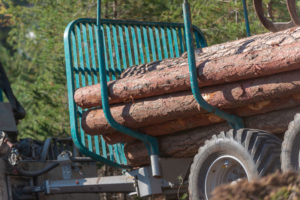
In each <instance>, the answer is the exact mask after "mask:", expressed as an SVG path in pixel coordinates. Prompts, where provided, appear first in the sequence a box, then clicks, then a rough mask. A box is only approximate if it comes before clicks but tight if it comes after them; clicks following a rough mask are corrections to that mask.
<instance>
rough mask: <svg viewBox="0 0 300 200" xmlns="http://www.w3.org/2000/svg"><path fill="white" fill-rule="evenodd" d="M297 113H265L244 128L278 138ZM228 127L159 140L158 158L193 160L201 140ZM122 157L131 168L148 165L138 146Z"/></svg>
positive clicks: (128, 148) (292, 110)
mask: <svg viewBox="0 0 300 200" xmlns="http://www.w3.org/2000/svg"><path fill="white" fill-rule="evenodd" d="M299 112H300V107H294V108H290V109H284V110H280V111H274V112H269V113H266V114H263V115H256V116H251V117H248V118H246V119H245V125H246V127H248V128H252V129H260V130H265V131H268V132H270V133H273V134H279V136H282V134H283V133H284V132H285V131H286V129H287V127H288V124H289V122H290V121H292V120H293V119H294V115H295V114H296V113H299ZM229 129H230V127H229V126H228V125H227V124H226V123H222V124H217V125H213V126H208V127H201V128H196V129H194V130H190V131H183V132H180V133H178V134H175V135H167V136H163V137H160V138H159V148H160V153H161V156H162V157H173V158H187V157H193V156H194V155H195V154H196V153H197V151H198V149H199V147H201V146H202V145H204V142H205V140H207V139H209V138H211V137H212V136H213V135H216V134H219V133H220V132H221V131H227V130H229ZM125 155H126V157H127V159H128V162H129V164H130V165H131V166H142V165H147V164H149V163H150V162H149V158H148V153H147V149H146V147H145V146H144V144H143V143H141V142H134V143H131V144H126V145H125Z"/></svg>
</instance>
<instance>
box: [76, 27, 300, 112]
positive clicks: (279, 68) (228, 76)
mask: <svg viewBox="0 0 300 200" xmlns="http://www.w3.org/2000/svg"><path fill="white" fill-rule="evenodd" d="M299 40H300V29H290V30H288V31H283V32H278V33H268V34H264V35H259V36H253V37H250V38H246V39H242V40H238V41H234V42H229V43H225V44H219V45H214V46H211V47H207V48H204V49H203V53H200V52H199V51H197V53H196V55H197V57H196V58H197V68H198V76H199V86H201V87H203V86H209V85H216V84H223V83H225V82H233V81H237V80H244V79H250V78H256V77H261V76H265V75H271V74H275V73H280V72H284V71H290V70H294V69H299V68H300V65H299V62H300V45H299V44H300V43H299ZM121 77H122V78H121V79H119V80H117V81H112V82H109V83H108V89H109V95H110V103H111V104H116V103H120V102H129V101H133V100H134V99H141V98H146V97H151V96H158V95H162V94H168V93H174V92H179V91H185V90H189V89H190V82H189V73H188V63H187V59H186V55H183V56H182V57H181V58H175V59H167V60H163V61H157V62H153V63H149V64H145V65H140V66H135V67H131V68H129V69H127V70H126V71H125V72H123V74H122V75H121ZM74 100H75V102H76V103H77V105H79V106H81V107H83V108H91V107H95V106H101V91H100V85H99V84H98V85H92V86H87V87H84V88H79V89H78V90H76V92H75V95H74Z"/></svg>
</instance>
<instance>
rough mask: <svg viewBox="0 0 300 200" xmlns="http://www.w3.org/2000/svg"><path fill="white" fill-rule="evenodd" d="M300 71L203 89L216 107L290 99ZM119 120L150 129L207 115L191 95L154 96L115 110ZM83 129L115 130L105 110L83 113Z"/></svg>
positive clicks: (299, 81)
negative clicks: (107, 118) (177, 120)
mask: <svg viewBox="0 0 300 200" xmlns="http://www.w3.org/2000/svg"><path fill="white" fill-rule="evenodd" d="M299 77H300V71H293V72H286V73H281V74H277V75H272V76H268V77H263V78H258V79H252V80H246V81H241V82H236V83H230V84H226V85H219V86H215V87H208V88H203V89H202V92H203V97H204V99H205V100H206V101H207V102H208V103H210V104H211V105H213V106H216V107H219V108H222V109H233V108H237V107H241V106H244V105H247V104H251V103H255V102H259V101H263V100H270V99H275V98H279V97H284V96H289V95H292V94H297V93H299V92H300V78H299ZM111 113H112V115H113V117H114V118H115V120H116V121H117V122H118V123H120V124H122V125H125V126H127V127H130V128H141V127H147V126H150V125H154V124H160V123H164V122H167V121H170V120H175V119H178V118H186V117H190V116H193V115H196V114H198V113H206V111H205V110H204V109H203V108H201V107H200V106H199V104H198V103H197V102H196V101H195V99H194V97H193V95H192V94H191V92H189V91H187V92H180V93H176V94H170V95H164V96H159V97H151V98H148V99H143V100H138V101H136V102H135V103H127V104H124V105H117V106H113V107H112V108H111ZM82 128H83V129H84V130H85V132H86V133H88V134H91V135H95V134H103V135H105V134H108V133H112V132H115V130H114V129H113V128H112V127H111V126H110V125H109V124H108V123H107V121H106V119H105V116H104V113H103V111H102V109H95V110H89V111H87V112H85V113H84V114H83V117H82Z"/></svg>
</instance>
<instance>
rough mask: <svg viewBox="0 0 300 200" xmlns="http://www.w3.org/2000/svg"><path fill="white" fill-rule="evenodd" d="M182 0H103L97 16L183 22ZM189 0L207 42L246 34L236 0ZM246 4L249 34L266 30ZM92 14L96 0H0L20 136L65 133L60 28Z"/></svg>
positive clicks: (2, 42) (2, 50)
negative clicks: (22, 112) (21, 111)
mask: <svg viewBox="0 0 300 200" xmlns="http://www.w3.org/2000/svg"><path fill="white" fill-rule="evenodd" d="M274 1H278V2H279V3H274ZM272 2H273V3H272V5H273V6H274V7H276V6H277V8H281V7H282V2H281V1H279V0H272ZM181 3H182V0H102V16H103V17H105V18H118V19H133V20H142V21H167V22H182V21H183V19H182V9H181ZM190 3H191V9H192V18H193V24H194V25H196V26H198V27H200V28H201V29H202V31H203V32H204V34H205V36H206V38H207V40H208V43H209V45H212V44H216V43H221V42H226V41H229V40H235V39H238V38H242V37H245V36H246V31H245V24H244V17H243V7H242V2H241V0H239V1H238V0H190ZM247 4H248V10H249V21H250V27H251V32H252V34H257V33H262V32H266V30H265V29H264V28H263V27H262V26H261V25H260V23H259V21H258V19H257V17H256V15H255V13H254V10H253V9H252V1H249V0H248V1H247ZM269 4H270V0H264V5H265V6H266V7H267V6H268V5H269ZM278 13H281V11H280V12H274V16H275V17H276V19H278V18H280V19H281V18H283V17H282V16H279V15H278ZM276 14H277V15H276ZM284 15H285V16H284V17H286V14H284ZM95 16H96V0H0V20H1V21H0V27H1V31H0V58H1V62H3V64H4V66H5V69H6V71H7V73H8V76H9V79H10V81H11V82H12V87H13V89H14V92H15V94H16V96H17V97H18V99H19V101H20V102H21V103H22V104H23V106H24V107H25V109H26V111H27V116H26V118H25V119H24V120H22V121H21V122H20V124H19V131H20V135H21V137H32V138H35V139H44V138H45V137H47V136H60V137H61V136H68V135H69V130H70V128H69V119H68V106H67V89H66V80H65V64H64V50H63V33H64V29H65V27H66V26H67V24H68V23H69V22H70V21H71V20H73V19H76V18H80V17H95ZM270 18H272V16H270ZM273 18H274V17H273Z"/></svg>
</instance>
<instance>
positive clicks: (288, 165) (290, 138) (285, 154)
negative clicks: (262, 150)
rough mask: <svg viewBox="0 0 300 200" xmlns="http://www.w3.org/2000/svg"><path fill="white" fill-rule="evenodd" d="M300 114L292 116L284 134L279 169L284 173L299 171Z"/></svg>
mask: <svg viewBox="0 0 300 200" xmlns="http://www.w3.org/2000/svg"><path fill="white" fill-rule="evenodd" d="M299 152H300V114H296V115H295V116H294V120H293V121H292V122H290V124H289V127H288V130H287V131H286V132H285V134H284V139H283V143H282V151H281V169H282V171H284V172H287V171H298V170H299V159H300V158H299Z"/></svg>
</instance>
